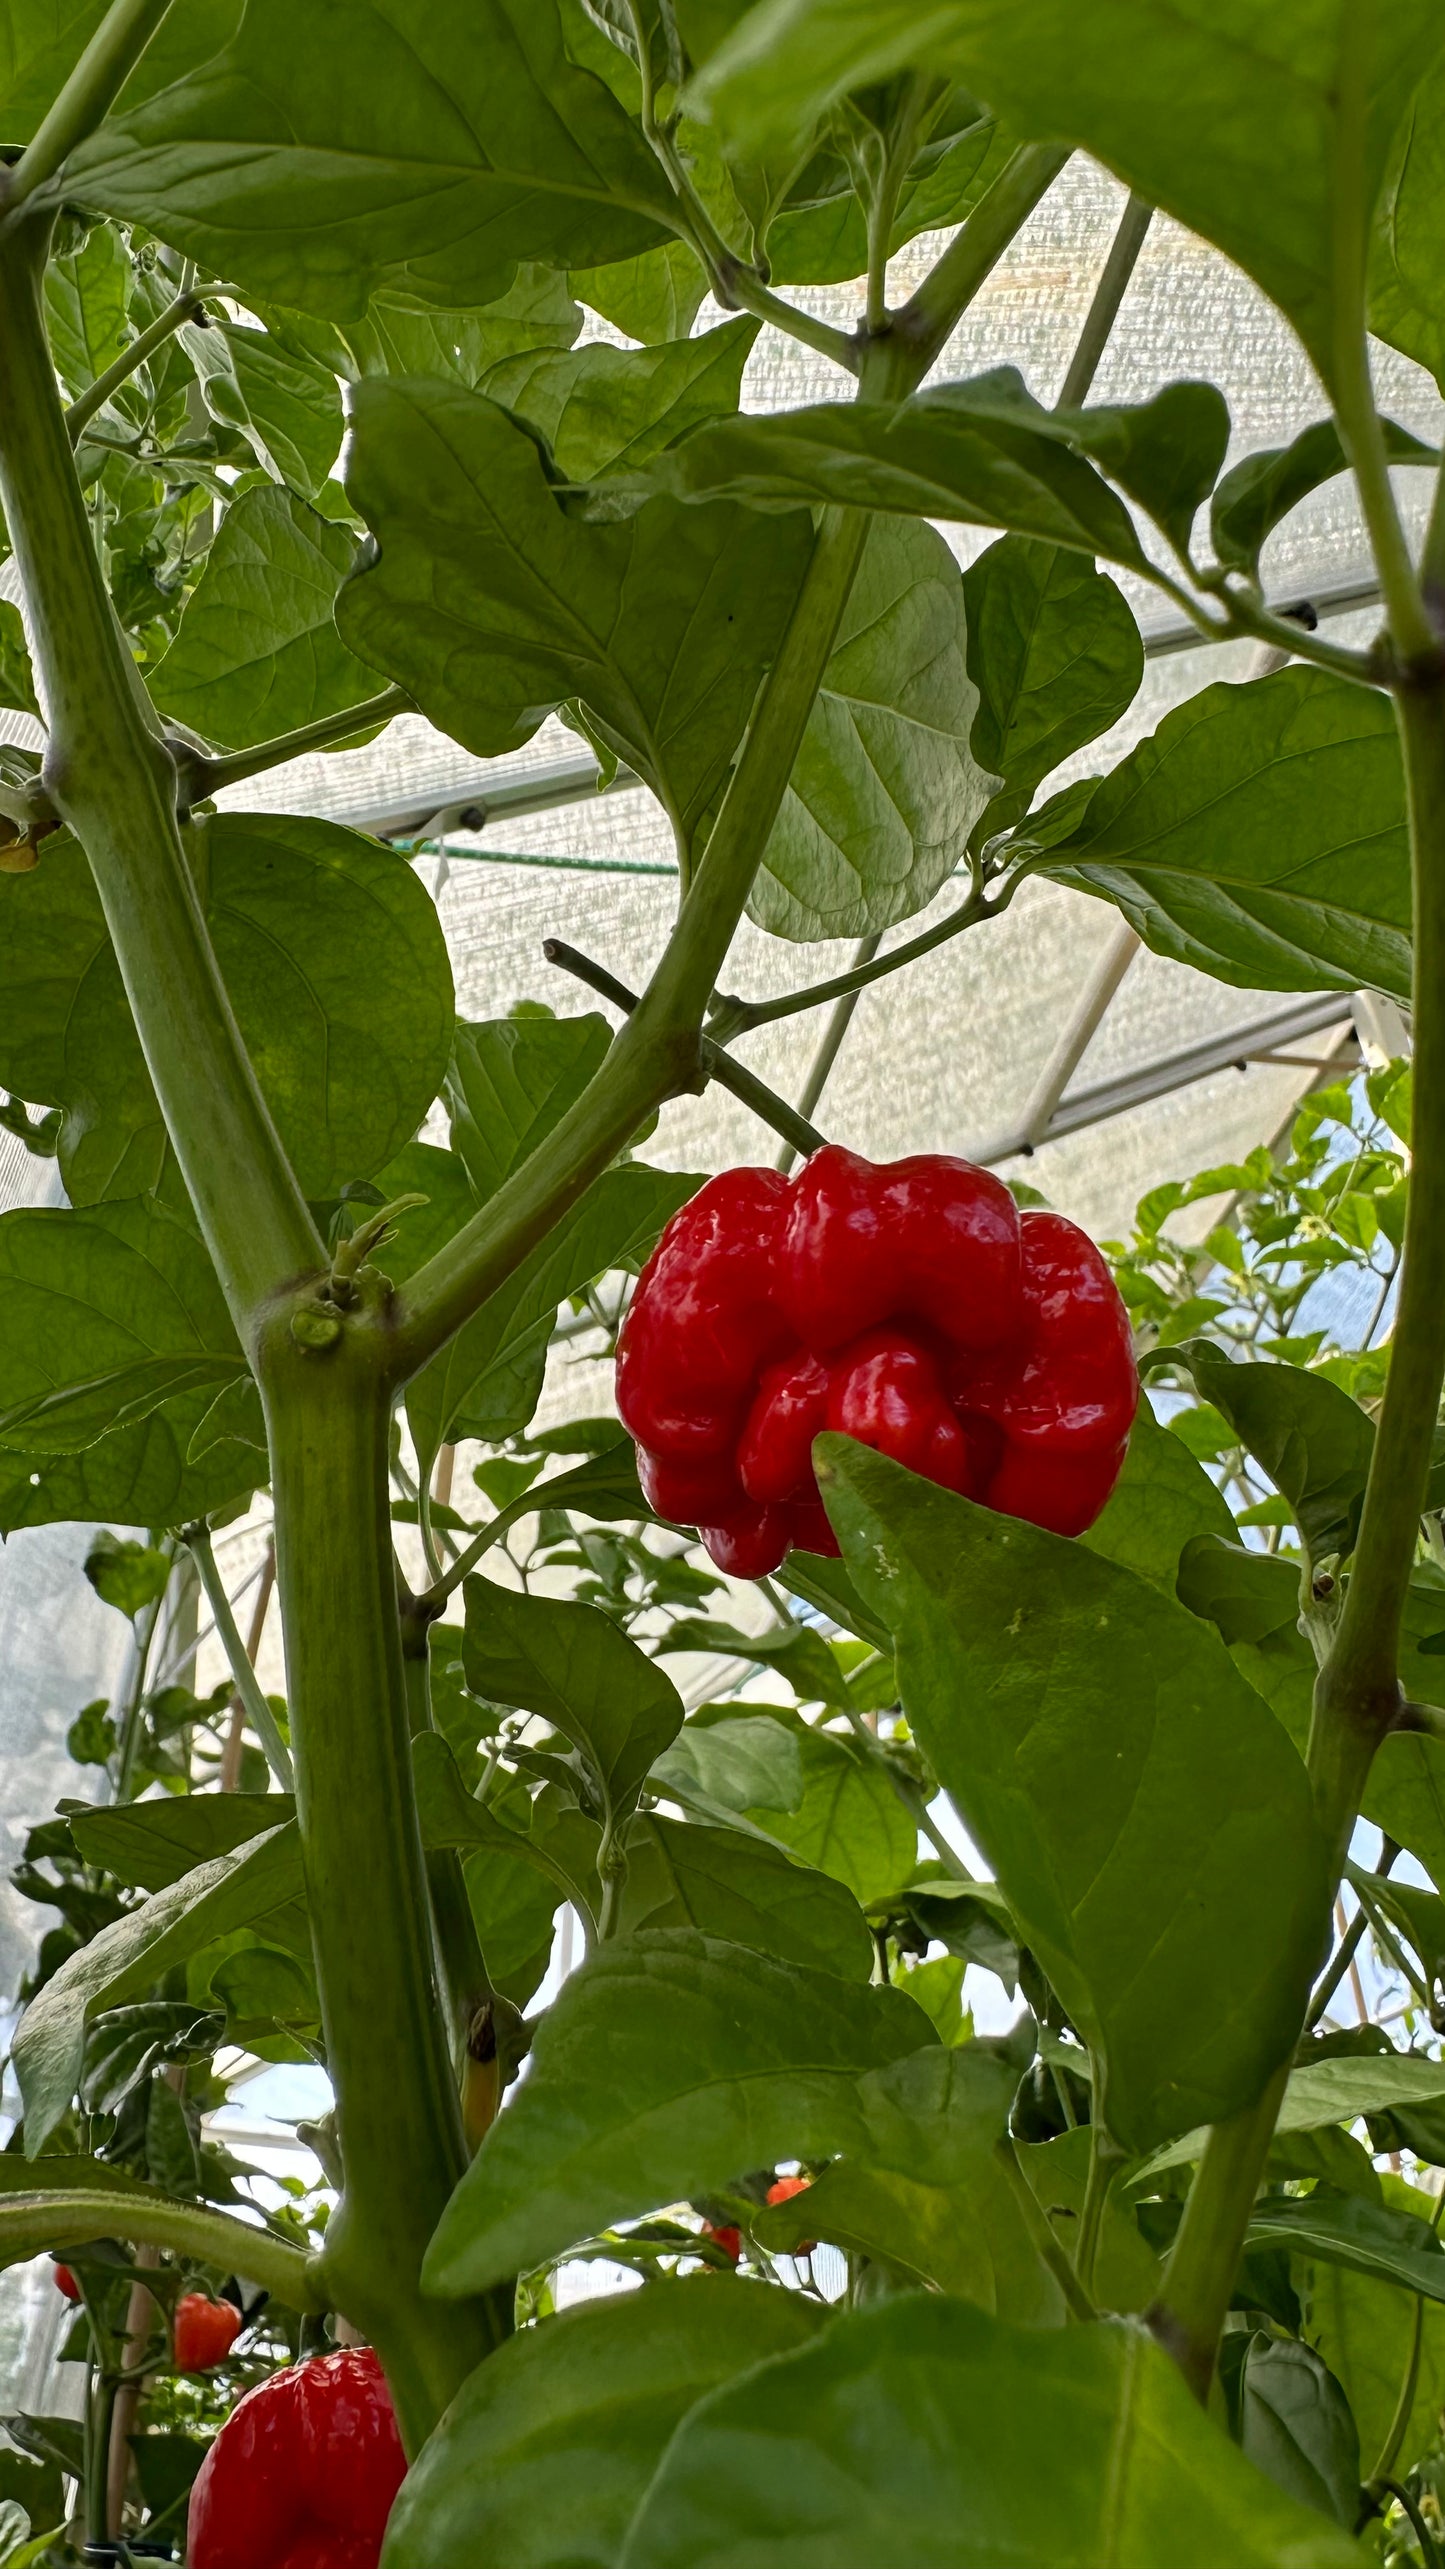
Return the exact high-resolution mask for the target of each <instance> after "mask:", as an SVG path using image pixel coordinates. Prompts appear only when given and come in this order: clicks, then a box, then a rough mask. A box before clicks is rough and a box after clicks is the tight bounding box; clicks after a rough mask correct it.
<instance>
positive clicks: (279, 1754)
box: [183, 1525, 296, 1793]
mask: <svg viewBox="0 0 1445 2569" xmlns="http://www.w3.org/2000/svg"><path fill="white" fill-rule="evenodd" d="M183 1540H184V1541H185V1543H186V1544H187V1545H188V1547H189V1549H190V1553H191V1558H192V1559H193V1561H194V1562H195V1565H196V1568H197V1569H198V1571H199V1572H200V1574H201V1585H202V1587H203V1588H204V1589H205V1592H206V1601H207V1603H208V1605H209V1606H210V1609H211V1612H212V1614H213V1615H214V1616H215V1618H216V1638H217V1640H218V1641H219V1642H220V1644H221V1647H222V1649H223V1650H224V1652H225V1654H226V1657H227V1659H228V1660H229V1662H230V1667H231V1675H232V1676H233V1677H234V1679H235V1681H236V1692H237V1694H238V1695H239V1696H240V1698H241V1701H242V1703H243V1704H244V1705H245V1707H246V1718H247V1720H248V1721H249V1723H250V1725H251V1728H252V1730H253V1731H254V1732H255V1734H256V1737H257V1738H258V1740H259V1741H260V1743H261V1746H262V1747H263V1748H264V1750H265V1752H266V1763H267V1765H268V1766H269V1767H270V1769H271V1772H272V1774H273V1775H274V1776H275V1778H276V1781H277V1783H278V1784H279V1785H280V1787H281V1790H282V1792H283V1793H293V1792H294V1791H295V1789H296V1777H295V1774H294V1772H293V1769H292V1765H291V1753H290V1751H289V1749H288V1748H287V1746H286V1743H285V1741H284V1740H283V1738H282V1737H281V1733H280V1730H279V1729H278V1727H277V1723H276V1716H275V1714H274V1713H273V1712H272V1710H271V1707H270V1705H269V1704H268V1703H267V1701H266V1698H265V1696H264V1695H263V1693H262V1692H261V1681H260V1679H259V1678H258V1676H257V1674H256V1671H255V1669H254V1668H253V1667H252V1665H251V1662H250V1660H249V1659H248V1658H247V1656H246V1646H245V1643H244V1642H243V1641H242V1639H241V1636H240V1633H239V1632H238V1631H237V1629H236V1618H235V1616H234V1615H233V1614H232V1612H231V1600H230V1598H229V1597H228V1596H227V1594H226V1583H225V1580H224V1579H223V1578H222V1577H221V1574H220V1571H219V1570H218V1569H217V1567H216V1556H215V1553H214V1552H213V1551H212V1549H211V1538H210V1535H209V1533H208V1532H207V1529H206V1527H205V1526H204V1525H188V1526H187V1527H186V1528H185V1531H184V1536H183Z"/></svg>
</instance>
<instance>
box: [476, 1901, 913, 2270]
mask: <svg viewBox="0 0 1445 2569" xmlns="http://www.w3.org/2000/svg"><path fill="white" fill-rule="evenodd" d="M934 2041H936V2036H935V2035H934V2032H933V2028H932V2026H931V2025H930V2024H929V2022H928V2019H927V2017H926V2016H925V2015H924V2014H923V2012H922V2009H921V2008H918V2007H915V2006H914V2004H913V2002H912V2000H911V1999H909V1998H905V1997H904V1996H903V1995H902V1994H901V1992H899V1991H898V1990H894V1989H869V1988H860V1987H858V1986H857V1985H856V1984H855V1983H854V1982H851V1981H844V1980H838V1979H835V1978H834V1977H833V1975H832V1974H831V1973H828V1972H819V1971H805V1970H801V1969H799V1968H798V1967H797V1966H796V1965H795V1964H790V1963H783V1962H777V1961H774V1960H773V1959H772V1958H771V1957H770V1956H768V1955H765V1954H760V1953H757V1952H754V1951H749V1950H748V1949H747V1948H746V1947H744V1946H741V1945H730V1944H723V1943H720V1942H718V1941H717V1940H715V1939H714V1938H712V1937H707V1936H701V1935H697V1934H695V1933H688V1932H681V1931H679V1932H673V1933H668V1934H661V1935H633V1936H629V1937H626V1938H622V1939H619V1940H617V1941H615V1942H613V1943H611V1944H606V1945H604V1946H602V1947H601V1949H600V1951H599V1952H598V1953H596V1954H595V1955H594V1956H593V1958H592V1960H591V1961H590V1962H589V1963H587V1964H585V1965H584V1967H583V1969H582V1970H581V1971H579V1972H577V1973H575V1974H574V1975H573V1977H572V1978H571V1979H570V1980H569V1981H568V1982H567V1983H566V1985H565V1987H564V1989H563V1991H562V1994H561V1996H560V1997H559V1998H558V1999H557V2001H556V2003H555V2005H554V2006H553V2007H552V2009H551V2010H550V2012H549V2013H548V2014H547V2015H546V2016H545V2017H544V2018H543V2019H542V2022H541V2024H540V2026H539V2027H538V2030H537V2036H536V2040H535V2041H534V2043H533V2046H532V2057H531V2064H530V2067H529V2069H528V2072H527V2076H526V2078H525V2080H524V2081H523V2082H522V2084H521V2086H520V2087H519V2088H517V2089H516V2090H515V2091H514V2093H513V2095H512V2097H511V2099H510V2101H509V2102H508V2104H507V2105H506V2106H505V2107H504V2108H503V2110H502V2112H501V2113H500V2114H499V2115H498V2117H497V2120H496V2122H495V2123H494V2124H493V2126H492V2128H491V2131H490V2132H489V2133H488V2135H487V2137H486V2140H485V2141H484V2142H483V2144H482V2147H481V2149H480V2150H479V2151H478V2153H477V2156H476V2158H475V2159H474V2160H473V2161H472V2165H471V2167H470V2169H469V2170H468V2172H467V2174H466V2175H465V2176H464V2177H463V2179H462V2181H461V2184H460V2185H459V2186H458V2188H457V2191H456V2193H455V2194H454V2195H453V2197H452V2199H451V2202H450V2204H449V2205H448V2207H447V2210H446V2211H445V2213H444V2214H443V2216H442V2220H441V2223H440V2226H439V2228H438V2230H437V2232H436V2235H435V2237H434V2239H433V2241H432V2245H431V2248H430V2250H429V2251H428V2255H427V2262H426V2269H425V2271H426V2277H427V2286H428V2289H429V2290H433V2291H437V2292H442V2293H467V2292H474V2291H478V2290H481V2289H483V2288H484V2287H485V2284H486V2283H487V2282H492V2281H496V2280H497V2279H499V2278H500V2277H501V2276H503V2275H507V2274H514V2273H515V2272H516V2271H517V2270H518V2268H519V2267H520V2268H525V2267H527V2266H533V2265H539V2264H541V2263H542V2261H543V2260H544V2259H545V2258H548V2257H554V2256H557V2255H559V2254H560V2253H561V2252H562V2251H563V2250H564V2249H566V2248H569V2247H571V2246H572V2244H573V2243H574V2241H576V2240H578V2239H581V2238H583V2237H585V2236H586V2235H587V2234H588V2233H589V2232H591V2231H593V2230H597V2229H600V2228H601V2227H602V2226H603V2225H604V2224H605V2223H607V2222H610V2221H613V2220H618V2219H621V2218H623V2217H625V2216H626V2215H628V2214H632V2213H642V2212H650V2211H653V2210H655V2209H656V2207H657V2206H658V2205H660V2204H667V2203H673V2202H675V2201H676V2200H677V2198H678V2196H679V2195H683V2194H696V2193H706V2192H707V2191H709V2190H710V2189H713V2188H716V2187H718V2186H725V2185H727V2184H728V2183H729V2182H730V2181H731V2180H732V2179H733V2178H735V2177H737V2176H738V2175H740V2174H742V2173H744V2172H745V2171H746V2170H747V2169H749V2168H756V2167H759V2166H762V2165H765V2164H770V2163H771V2162H773V2161H775V2160H777V2159H779V2158H796V2157H808V2158H813V2157H818V2156H821V2155H822V2154H824V2153H825V2152H827V2151H829V2150H834V2149H837V2148H839V2147H841V2146H844V2145H845V2144H846V2142H847V2140H848V2139H849V2138H850V2137H851V2135H852V2133H853V2132H854V2131H855V2130H856V2129H857V2127H858V2119H859V2114H860V2108H859V2106H858V2103H857V2096H856V2091H857V2087H858V2082H859V2080H860V2079H861V2078H862V2077H863V2075H864V2073H865V2072H866V2071H868V2070H871V2069H877V2068H881V2067H883V2066H884V2065H885V2064H886V2063H887V2062H889V2061H894V2060H898V2059H901V2058H902V2057H903V2056H904V2055H905V2054H906V2053H908V2052H912V2051H917V2050H919V2049H920V2048H921V2047H922V2045H923V2044H925V2043H932V2042H934Z"/></svg>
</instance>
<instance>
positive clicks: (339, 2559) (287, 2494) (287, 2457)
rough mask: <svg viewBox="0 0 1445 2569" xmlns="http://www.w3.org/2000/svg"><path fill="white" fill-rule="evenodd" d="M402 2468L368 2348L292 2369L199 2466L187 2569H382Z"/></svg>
mask: <svg viewBox="0 0 1445 2569" xmlns="http://www.w3.org/2000/svg"><path fill="white" fill-rule="evenodd" d="M405 2471H406V2462H405V2459H404V2456H403V2454H402V2449H401V2437H400V2436H399V2434H398V2433H397V2427H396V2418H395V2416H394V2414H393V2411H392V2405H391V2394H390V2392H389V2391H388V2389H387V2387H386V2377H385V2375H384V2373H383V2372H382V2369H381V2365H380V2363H379V2361H378V2359H377V2357H376V2356H375V2355H374V2354H373V2353H372V2351H371V2348H370V2347H369V2346H348V2347H344V2348H342V2349H341V2350H340V2352H339V2353H337V2354H335V2355H319V2356H314V2357H312V2359H311V2360H310V2361H309V2362H308V2363H304V2364H290V2365H288V2366H287V2367H286V2369H285V2371H284V2372H280V2373H273V2374H272V2375H271V2378H270V2380H269V2381H265V2382H261V2383H258V2385H257V2387H256V2389H255V2390H253V2391H248V2392H247V2393H246V2396H245V2398H244V2399H243V2400H241V2401H240V2402H239V2404H238V2405H237V2406H236V2407H235V2408H234V2409H233V2410H232V2412H231V2415H230V2416H229V2417H228V2418H227V2420H226V2423H225V2425H224V2426H223V2427H222V2429H221V2432H220V2434H219V2435H218V2436H217V2438H216V2440H215V2443H214V2444H213V2445H212V2446H211V2449H210V2451H209V2453H208V2454H207V2455H206V2458H205V2460H204V2462H203V2463H202V2464H201V2468H200V2471H199V2473H198V2474H197V2478H196V2484H195V2487H194V2488H193V2490H192V2491H191V2511H190V2520H189V2527H188V2532H187V2539H186V2560H187V2564H188V2569H376V2564H377V2562H378V2560H379V2559H380V2557H381V2542H382V2536H383V2534H384V2533H385V2531H386V2520H387V2517H388V2516H389V2515H390V2513H391V2506H392V2500H393V2499H394V2498H395V2496H396V2493H397V2490H398V2489H399V2488H400V2486H401V2483H402V2479H403V2477H404V2475H405Z"/></svg>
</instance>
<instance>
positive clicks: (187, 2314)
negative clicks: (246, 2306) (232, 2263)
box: [175, 2292, 244, 2373]
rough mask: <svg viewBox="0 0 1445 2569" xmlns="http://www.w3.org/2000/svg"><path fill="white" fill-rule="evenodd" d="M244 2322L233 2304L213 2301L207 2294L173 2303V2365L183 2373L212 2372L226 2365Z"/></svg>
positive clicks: (192, 2294) (190, 2295)
mask: <svg viewBox="0 0 1445 2569" xmlns="http://www.w3.org/2000/svg"><path fill="white" fill-rule="evenodd" d="M243 2324H244V2323H243V2321H242V2318H241V2314H240V2312H239V2310H238V2309H237V2308H236V2305H235V2303H234V2302H233V2301H212V2299H211V2296H210V2294H209V2293H204V2292H188V2293H183V2294H182V2295H181V2298H180V2300H179V2301H178V2302H177V2304H176V2324H175V2350H176V2362H177V2364H178V2365H179V2367H180V2369H181V2371H182V2372H183V2373H211V2372H214V2371H215V2368H216V2366H217V2365H218V2364H222V2363H224V2362H225V2359H226V2357H227V2356H228V2355H229V2353H230V2351H231V2348H232V2347H233V2346H234V2345H235V2342H236V2340H237V2338H238V2337H239V2336H240V2334H241V2329H242V2326H243Z"/></svg>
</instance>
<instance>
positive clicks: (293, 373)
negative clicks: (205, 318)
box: [202, 321, 343, 499]
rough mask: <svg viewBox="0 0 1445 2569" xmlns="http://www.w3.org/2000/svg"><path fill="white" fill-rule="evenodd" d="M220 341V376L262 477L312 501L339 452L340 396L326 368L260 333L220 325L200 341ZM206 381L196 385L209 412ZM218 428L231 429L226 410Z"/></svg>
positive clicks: (211, 378)
mask: <svg viewBox="0 0 1445 2569" xmlns="http://www.w3.org/2000/svg"><path fill="white" fill-rule="evenodd" d="M207 335H208V336H209V337H216V338H219V339H221V341H222V342H223V344H224V347H225V351H226V356H227V359H228V372H229V374H230V377H231V380H232V381H233V382H234V384H235V387H236V390H237V392H238V394H239V395H240V399H241V403H242V405H243V409H244V426H245V432H246V434H247V436H248V437H249V439H250V442H251V444H252V446H253V447H254V449H255V450H256V452H257V454H258V455H259V457H260V460H261V462H262V463H263V464H264V465H265V466H266V468H267V470H268V471H269V472H272V473H275V474H276V475H277V476H278V478H279V479H280V480H281V481H283V482H289V483H290V484H291V487H292V488H293V490H298V491H303V492H304V493H305V494H306V496H307V498H308V499H314V498H315V496H316V494H317V492H318V491H320V490H322V489H324V487H325V485H326V483H327V482H328V481H329V480H330V479H331V474H332V470H333V467H334V465H335V463H336V458H337V455H338V453H339V452H340V448H341V432H342V424H343V423H342V412H341V393H340V389H339V387H338V385H337V381H336V377H335V374H334V373H333V371H332V369H331V368H330V367H329V366H322V365H317V364H316V363H314V362H313V361H312V360H311V359H310V358H308V357H306V356H304V355H303V354H302V353H301V351H300V350H299V349H296V348H292V347H289V346H287V345H286V343H285V342H284V341H283V340H279V339H273V338H272V337H271V335H270V333H269V332H268V331H265V330H250V329H247V328H245V327H244V326H243V325H242V324H241V323H239V322H236V321H224V322H221V323H219V324H217V325H215V326H214V328H213V330H212V331H211V332H209V333H208V334H207ZM218 381H219V378H218V377H217V376H215V375H214V374H210V375H208V376H207V377H206V378H205V380H204V381H203V383H202V391H203V393H205V394H206V395H207V406H208V407H212V406H214V405H213V402H212V398H211V396H212V387H213V386H214V385H215V384H216V383H217V382H218ZM218 415H219V417H220V418H221V420H222V421H223V423H227V424H229V425H233V426H239V425H242V424H243V423H242V422H241V421H240V420H238V419H237V418H236V415H235V413H234V410H231V409H229V408H227V407H225V406H222V407H220V408H219V412H218Z"/></svg>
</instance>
